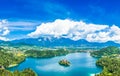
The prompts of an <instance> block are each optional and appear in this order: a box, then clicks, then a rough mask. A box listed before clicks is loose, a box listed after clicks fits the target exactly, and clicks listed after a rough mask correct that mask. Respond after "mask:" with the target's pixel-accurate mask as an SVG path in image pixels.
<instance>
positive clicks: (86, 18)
mask: <svg viewBox="0 0 120 76" xmlns="http://www.w3.org/2000/svg"><path fill="white" fill-rule="evenodd" d="M119 4H120V0H0V40H14V39H21V38H28V37H30V38H31V37H32V38H37V37H41V36H45V35H47V36H49V35H52V36H54V37H58V38H59V37H66V38H70V39H72V40H79V39H86V40H87V41H89V42H106V41H114V42H116V43H120V38H119V37H120V34H119V33H120V21H119V20H120V8H119V7H120V5H119Z"/></svg>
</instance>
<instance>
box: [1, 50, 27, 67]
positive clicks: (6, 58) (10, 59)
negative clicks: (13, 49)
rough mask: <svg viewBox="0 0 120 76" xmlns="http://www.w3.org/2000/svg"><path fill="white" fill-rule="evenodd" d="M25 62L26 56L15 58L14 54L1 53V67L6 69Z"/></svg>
mask: <svg viewBox="0 0 120 76" xmlns="http://www.w3.org/2000/svg"><path fill="white" fill-rule="evenodd" d="M24 60H25V56H15V55H13V54H12V53H6V52H4V51H0V66H3V67H5V68H7V67H9V65H11V64H19V63H20V62H22V61H24Z"/></svg>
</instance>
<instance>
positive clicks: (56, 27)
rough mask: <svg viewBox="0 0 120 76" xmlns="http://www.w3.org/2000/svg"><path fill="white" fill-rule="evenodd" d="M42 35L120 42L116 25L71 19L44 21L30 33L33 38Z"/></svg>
mask: <svg viewBox="0 0 120 76" xmlns="http://www.w3.org/2000/svg"><path fill="white" fill-rule="evenodd" d="M42 35H51V36H54V37H65V38H70V39H72V40H79V39H86V40H87V41H89V42H107V41H114V42H116V43H120V28H119V27H118V26H116V25H113V26H109V25H98V24H92V23H85V22H83V21H73V20H69V19H65V20H60V19H57V20H55V21H54V22H48V23H42V24H41V25H39V26H37V28H36V30H35V31H34V32H31V33H30V34H28V36H29V37H32V38H37V37H40V36H42Z"/></svg>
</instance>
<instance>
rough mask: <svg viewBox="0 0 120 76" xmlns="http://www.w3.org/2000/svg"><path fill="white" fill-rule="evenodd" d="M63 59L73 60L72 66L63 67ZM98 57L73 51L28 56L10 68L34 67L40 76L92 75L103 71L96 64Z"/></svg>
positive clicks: (12, 69)
mask: <svg viewBox="0 0 120 76" xmlns="http://www.w3.org/2000/svg"><path fill="white" fill-rule="evenodd" d="M61 59H67V60H69V61H70V62H71V66H70V67H63V66H60V65H59V64H58V61H59V60H61ZM96 60H97V59H95V58H93V57H91V56H90V55H89V53H72V54H68V55H66V56H58V57H53V58H43V59H41V58H26V60H25V61H24V62H23V63H21V64H20V65H18V66H16V67H13V68H9V70H11V71H14V70H23V69H25V68H32V69H33V70H34V71H35V72H36V73H37V74H38V76H90V75H91V74H95V73H98V72H100V71H101V68H98V67H97V66H96V65H95V62H96Z"/></svg>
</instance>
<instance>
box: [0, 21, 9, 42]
mask: <svg viewBox="0 0 120 76" xmlns="http://www.w3.org/2000/svg"><path fill="white" fill-rule="evenodd" d="M6 23H7V21H6V20H1V21H0V40H4V41H7V40H9V39H7V38H6V37H5V36H6V35H8V34H9V32H10V31H9V29H8V27H6V26H4V25H5V24H6Z"/></svg>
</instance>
